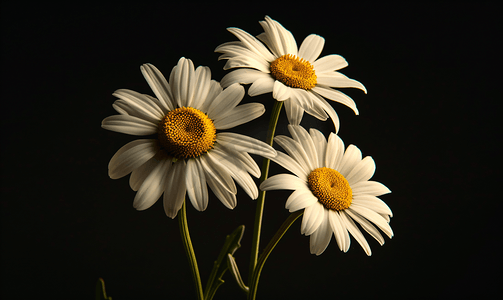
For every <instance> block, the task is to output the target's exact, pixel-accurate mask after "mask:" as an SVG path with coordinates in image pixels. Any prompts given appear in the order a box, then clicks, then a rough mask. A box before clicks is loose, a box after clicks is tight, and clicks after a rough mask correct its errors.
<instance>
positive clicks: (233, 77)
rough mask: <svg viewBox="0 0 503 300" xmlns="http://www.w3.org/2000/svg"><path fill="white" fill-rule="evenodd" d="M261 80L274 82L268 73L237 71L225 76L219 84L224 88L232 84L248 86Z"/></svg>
mask: <svg viewBox="0 0 503 300" xmlns="http://www.w3.org/2000/svg"><path fill="white" fill-rule="evenodd" d="M261 78H270V79H271V80H272V81H273V82H274V80H273V79H272V78H271V75H269V74H268V73H264V72H262V71H259V70H253V69H237V70H233V71H231V72H229V73H227V74H225V76H224V77H223V78H222V80H221V81H220V84H221V85H222V87H224V88H226V87H228V86H230V85H231V84H233V83H240V84H249V83H252V82H255V81H257V80H258V79H261ZM271 91H272V89H271Z"/></svg>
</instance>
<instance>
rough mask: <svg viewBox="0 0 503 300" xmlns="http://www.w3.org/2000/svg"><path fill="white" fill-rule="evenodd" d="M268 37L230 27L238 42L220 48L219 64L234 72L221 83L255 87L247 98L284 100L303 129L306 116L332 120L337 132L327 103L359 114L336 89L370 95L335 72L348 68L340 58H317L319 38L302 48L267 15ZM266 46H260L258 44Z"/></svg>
mask: <svg viewBox="0 0 503 300" xmlns="http://www.w3.org/2000/svg"><path fill="white" fill-rule="evenodd" d="M260 25H262V27H263V29H264V32H263V33H261V34H259V35H258V36H257V38H258V39H257V38H255V37H253V36H252V35H250V34H249V33H247V32H245V31H243V30H241V29H239V28H228V30H229V31H230V32H231V33H232V34H234V35H235V36H236V37H237V38H238V39H239V41H234V42H228V43H224V44H222V45H220V46H218V47H217V48H216V49H215V51H216V52H221V53H223V54H222V55H221V56H220V57H219V59H227V60H228V61H227V63H226V64H225V66H224V69H226V70H227V69H231V68H239V69H237V70H233V71H231V72H230V73H228V74H227V75H225V76H224V78H222V82H221V84H222V86H223V87H226V86H229V85H231V84H233V83H236V82H237V83H243V84H248V83H251V84H252V85H251V86H250V89H249V90H248V94H249V95H250V96H256V95H260V94H264V93H268V92H272V95H273V97H274V98H275V99H276V100H278V101H285V110H286V113H287V116H288V120H289V122H290V124H292V125H299V124H300V122H301V120H302V116H303V114H304V111H306V112H307V113H308V114H310V115H312V116H314V117H316V118H318V119H320V120H326V119H327V118H328V117H329V116H330V118H332V121H333V122H334V125H335V128H336V130H337V131H338V130H339V118H338V116H337V113H336V112H335V110H334V109H333V108H332V106H331V105H330V104H328V102H327V101H326V100H325V99H324V98H327V99H329V100H333V101H336V102H340V103H342V104H344V105H346V106H348V107H350V108H351V109H352V110H353V111H354V112H355V113H356V114H358V109H357V108H356V104H355V103H354V101H353V100H352V99H351V98H350V97H348V96H347V95H345V94H343V93H341V92H340V91H338V90H335V89H333V87H336V88H346V87H352V88H358V89H361V90H363V91H365V92H366V89H365V87H364V86H363V84H361V83H360V82H358V81H356V80H353V79H350V78H348V77H346V76H345V75H343V74H342V73H339V72H337V70H339V69H342V68H344V67H346V66H347V65H348V63H347V62H346V60H345V59H344V58H343V57H342V56H340V55H334V54H332V55H327V56H323V57H321V58H318V57H319V55H320V53H321V51H322V49H323V45H324V44H325V40H324V39H323V38H322V37H321V36H319V35H316V34H311V35H309V36H308V37H306V38H305V39H304V41H303V42H302V44H301V45H300V48H297V43H296V42H295V39H294V37H293V35H292V33H291V32H290V31H288V30H286V29H285V28H284V27H283V26H282V25H281V24H280V23H278V22H277V21H275V20H273V19H271V18H270V17H268V16H266V17H265V21H260ZM259 40H260V41H262V42H260V41H259Z"/></svg>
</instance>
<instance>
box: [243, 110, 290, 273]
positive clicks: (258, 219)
mask: <svg viewBox="0 0 503 300" xmlns="http://www.w3.org/2000/svg"><path fill="white" fill-rule="evenodd" d="M282 105H283V102H282V101H276V102H275V103H274V107H273V108H272V112H271V118H270V119H269V128H268V131H267V138H266V143H267V144H268V145H269V146H271V147H272V143H273V139H274V133H275V131H276V125H277V124H278V119H279V113H280V111H281V107H282ZM269 163H270V160H269V159H268V158H264V159H263V161H262V169H261V173H262V174H261V176H260V183H262V182H264V180H266V179H267V176H268V174H269ZM264 200H265V191H260V193H259V195H258V199H257V209H256V211H255V224H254V227H253V241H252V248H251V257H250V270H249V276H248V280H251V278H252V275H253V273H254V271H255V266H256V265H257V259H258V251H259V244H260V231H261V230H262V215H263V213H264Z"/></svg>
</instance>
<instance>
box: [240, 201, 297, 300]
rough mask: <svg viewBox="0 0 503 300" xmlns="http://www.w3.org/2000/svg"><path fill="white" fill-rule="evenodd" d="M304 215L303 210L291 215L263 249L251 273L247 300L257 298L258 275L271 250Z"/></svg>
mask: <svg viewBox="0 0 503 300" xmlns="http://www.w3.org/2000/svg"><path fill="white" fill-rule="evenodd" d="M303 213H304V210H300V211H296V212H294V213H293V214H291V215H290V216H289V217H288V218H287V219H286V220H285V222H283V224H282V225H281V227H280V228H279V229H278V231H277V232H276V234H275V235H274V237H273V238H272V239H271V241H270V242H269V244H267V247H265V249H264V252H262V254H261V255H260V258H259V260H258V262H257V266H256V268H255V271H254V272H253V275H252V279H251V282H250V292H249V294H248V299H249V300H255V297H256V296H257V287H258V280H259V278H260V273H261V272H262V268H263V267H264V264H265V261H266V260H267V258H268V257H269V254H271V252H272V250H273V249H274V247H276V245H277V244H278V242H279V241H280V240H281V238H282V237H283V235H284V234H285V233H286V232H287V230H288V228H290V226H292V224H293V222H295V220H297V218H299V217H300V216H301V215H302V214H303Z"/></svg>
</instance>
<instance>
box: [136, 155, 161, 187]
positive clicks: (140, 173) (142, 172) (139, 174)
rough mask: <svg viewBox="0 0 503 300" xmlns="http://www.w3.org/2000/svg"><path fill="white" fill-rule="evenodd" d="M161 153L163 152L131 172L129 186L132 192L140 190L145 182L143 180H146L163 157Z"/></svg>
mask: <svg viewBox="0 0 503 300" xmlns="http://www.w3.org/2000/svg"><path fill="white" fill-rule="evenodd" d="M162 152H164V151H163V150H160V151H159V152H158V153H157V154H156V155H154V157H152V158H151V159H149V160H148V161H147V162H146V163H144V164H143V165H141V166H139V167H138V168H136V169H134V170H133V172H132V173H131V177H129V186H131V189H132V190H133V191H137V190H138V189H139V188H140V186H141V185H142V183H143V181H145V178H147V176H148V175H149V174H150V173H151V172H152V170H153V169H154V168H155V166H157V164H158V163H159V161H160V159H161V158H162V157H163V154H162Z"/></svg>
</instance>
